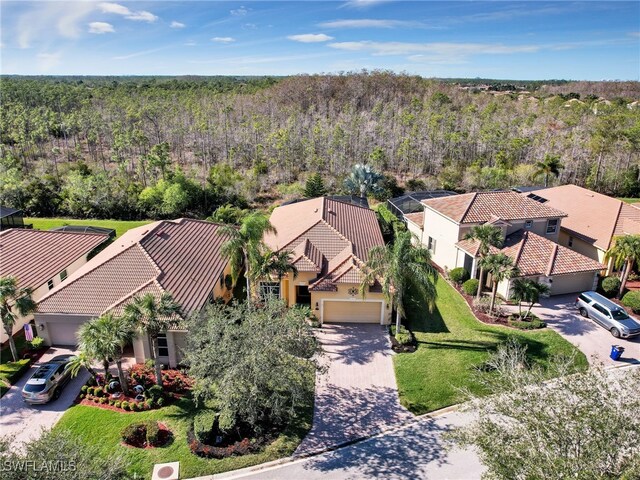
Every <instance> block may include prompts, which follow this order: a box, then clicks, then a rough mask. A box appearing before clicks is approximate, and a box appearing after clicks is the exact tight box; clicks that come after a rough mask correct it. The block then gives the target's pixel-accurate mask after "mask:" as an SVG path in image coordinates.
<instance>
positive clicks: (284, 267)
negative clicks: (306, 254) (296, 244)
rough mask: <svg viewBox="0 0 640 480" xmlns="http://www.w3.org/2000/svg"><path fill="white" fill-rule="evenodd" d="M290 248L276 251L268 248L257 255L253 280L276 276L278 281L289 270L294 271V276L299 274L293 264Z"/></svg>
mask: <svg viewBox="0 0 640 480" xmlns="http://www.w3.org/2000/svg"><path fill="white" fill-rule="evenodd" d="M291 255H292V252H291V251H290V250H282V251H280V252H274V251H272V250H269V249H267V250H266V251H265V252H264V253H262V255H260V256H259V257H257V258H256V259H255V260H256V261H255V262H254V265H253V266H252V268H251V280H252V281H254V282H258V281H260V280H262V279H266V278H271V277H272V276H276V277H277V278H278V282H280V281H281V280H282V277H284V276H285V275H287V274H288V273H289V272H291V273H293V276H294V278H295V277H297V276H298V269H297V268H296V267H295V266H294V265H292V264H291Z"/></svg>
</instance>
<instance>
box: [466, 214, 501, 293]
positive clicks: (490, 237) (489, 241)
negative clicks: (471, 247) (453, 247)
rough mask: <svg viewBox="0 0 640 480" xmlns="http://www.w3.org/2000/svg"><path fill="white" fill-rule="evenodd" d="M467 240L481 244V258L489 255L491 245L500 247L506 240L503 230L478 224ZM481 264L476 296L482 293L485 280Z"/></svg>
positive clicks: (480, 263)
mask: <svg viewBox="0 0 640 480" xmlns="http://www.w3.org/2000/svg"><path fill="white" fill-rule="evenodd" d="M464 238H465V239H467V240H475V241H477V242H478V243H479V244H480V245H479V247H478V255H479V256H480V260H482V259H483V258H484V257H486V256H487V255H489V252H490V251H491V247H496V248H500V247H501V246H502V243H503V242H504V238H503V236H502V230H500V229H499V228H498V227H494V226H493V225H487V224H484V225H477V226H475V227H473V228H472V229H471V231H470V232H469V233H468V234H467V235H466V236H465V237H464ZM478 264H479V266H480V279H479V282H478V291H477V292H476V298H480V294H481V293H482V283H483V280H484V269H483V268H482V262H481V261H480V262H478Z"/></svg>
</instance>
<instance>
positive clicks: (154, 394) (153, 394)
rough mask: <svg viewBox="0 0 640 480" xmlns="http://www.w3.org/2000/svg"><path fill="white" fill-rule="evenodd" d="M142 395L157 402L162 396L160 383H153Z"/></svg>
mask: <svg viewBox="0 0 640 480" xmlns="http://www.w3.org/2000/svg"><path fill="white" fill-rule="evenodd" d="M144 396H145V397H146V398H148V399H151V400H153V401H156V402H157V401H158V400H159V399H160V398H162V387H161V386H160V385H154V386H153V387H150V388H148V389H147V390H145V392H144Z"/></svg>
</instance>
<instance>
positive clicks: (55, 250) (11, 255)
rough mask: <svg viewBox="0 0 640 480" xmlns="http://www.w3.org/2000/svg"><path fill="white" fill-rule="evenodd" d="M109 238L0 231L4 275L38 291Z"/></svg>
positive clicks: (71, 234) (14, 229)
mask: <svg viewBox="0 0 640 480" xmlns="http://www.w3.org/2000/svg"><path fill="white" fill-rule="evenodd" d="M108 238H109V237H108V236H107V235H101V234H91V233H67V232H46V231H41V230H26V229H22V228H12V229H10V230H4V231H2V232H0V259H1V260H0V276H9V275H10V276H14V277H16V278H17V279H18V286H19V287H31V288H38V287H39V286H40V285H44V284H45V283H46V282H47V281H48V280H49V279H51V278H53V277H54V276H55V275H58V274H59V273H60V272H61V271H62V270H64V269H65V268H67V267H68V266H69V265H71V264H72V263H73V262H75V261H76V260H78V259H79V258H81V257H84V256H85V255H87V254H88V253H89V252H91V250H93V249H94V248H96V247H97V246H98V245H100V244H102V243H103V242H105V241H106V240H107V239H108Z"/></svg>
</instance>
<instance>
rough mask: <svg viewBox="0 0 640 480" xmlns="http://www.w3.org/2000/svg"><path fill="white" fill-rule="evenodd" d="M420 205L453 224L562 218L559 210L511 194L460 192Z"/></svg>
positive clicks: (508, 192)
mask: <svg viewBox="0 0 640 480" xmlns="http://www.w3.org/2000/svg"><path fill="white" fill-rule="evenodd" d="M422 203H423V204H424V205H426V206H427V207H429V208H431V209H433V210H435V211H437V212H439V213H441V214H442V215H444V216H446V217H448V218H450V219H451V220H453V221H454V222H456V223H485V222H489V221H492V220H495V219H501V220H506V221H509V220H533V219H536V218H560V217H566V213H564V212H563V211H561V210H558V209H555V208H551V207H550V206H547V205H544V204H541V203H540V202H537V201H535V200H533V199H531V198H527V197H525V196H522V195H520V194H519V193H516V192H512V191H500V192H476V193H464V194H462V195H456V196H454V197H443V198H433V199H429V200H423V201H422Z"/></svg>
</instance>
